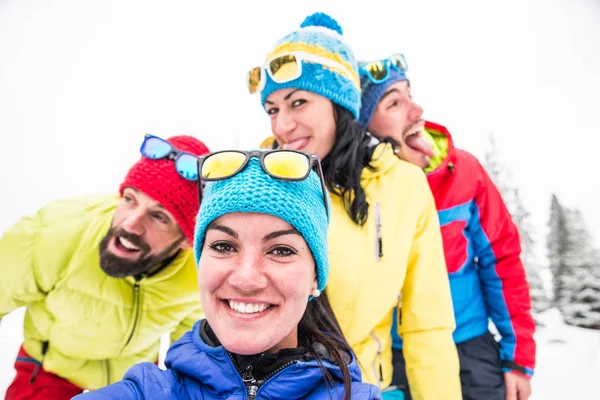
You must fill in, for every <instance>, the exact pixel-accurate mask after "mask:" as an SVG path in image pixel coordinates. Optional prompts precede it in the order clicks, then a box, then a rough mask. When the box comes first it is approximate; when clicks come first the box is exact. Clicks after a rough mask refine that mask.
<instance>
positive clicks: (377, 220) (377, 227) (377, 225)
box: [375, 202, 383, 261]
mask: <svg viewBox="0 0 600 400" xmlns="http://www.w3.org/2000/svg"><path fill="white" fill-rule="evenodd" d="M381 227H382V221H381V209H380V208H379V202H376V203H375V236H376V237H377V251H378V253H377V255H378V257H376V259H377V261H379V259H380V258H381V257H383V234H382V229H381Z"/></svg>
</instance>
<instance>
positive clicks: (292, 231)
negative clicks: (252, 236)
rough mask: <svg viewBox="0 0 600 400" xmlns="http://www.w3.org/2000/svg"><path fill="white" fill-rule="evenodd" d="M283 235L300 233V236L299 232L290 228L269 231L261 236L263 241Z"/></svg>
mask: <svg viewBox="0 0 600 400" xmlns="http://www.w3.org/2000/svg"><path fill="white" fill-rule="evenodd" d="M285 235H300V236H302V235H301V234H300V232H298V231H297V230H296V229H294V228H292V229H287V230H285V231H275V232H271V233H269V234H268V235H266V236H265V237H264V238H263V242H266V241H267V240H272V239H277V238H278V237H281V236H285Z"/></svg>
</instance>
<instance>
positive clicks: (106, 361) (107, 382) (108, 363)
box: [104, 359, 111, 386]
mask: <svg viewBox="0 0 600 400" xmlns="http://www.w3.org/2000/svg"><path fill="white" fill-rule="evenodd" d="M104 364H105V365H106V386H108V385H110V384H111V381H110V360H108V359H107V360H105V361H104Z"/></svg>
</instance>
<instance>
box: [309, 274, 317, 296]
mask: <svg viewBox="0 0 600 400" xmlns="http://www.w3.org/2000/svg"><path fill="white" fill-rule="evenodd" d="M318 287H319V281H317V275H316V274H315V279H314V280H313V282H312V285H311V286H310V291H311V292H314V291H315V290H317V288H318Z"/></svg>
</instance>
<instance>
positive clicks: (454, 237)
mask: <svg viewBox="0 0 600 400" xmlns="http://www.w3.org/2000/svg"><path fill="white" fill-rule="evenodd" d="M466 226H467V222H466V221H452V222H450V223H447V224H445V225H443V226H442V238H443V240H444V255H445V257H446V266H447V268H448V273H449V274H455V273H458V272H459V271H460V270H461V269H462V268H463V267H464V266H465V265H466V264H467V260H468V258H469V241H468V240H467V237H466V236H465V228H466Z"/></svg>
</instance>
